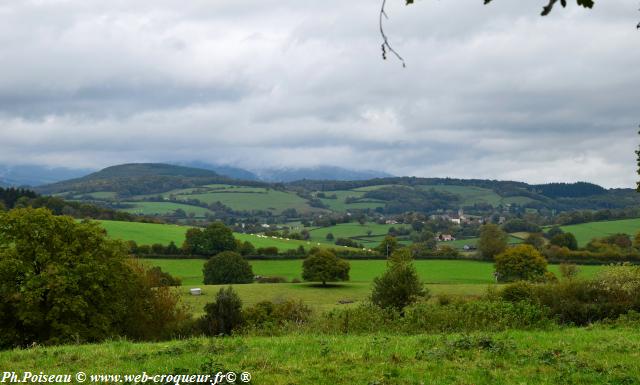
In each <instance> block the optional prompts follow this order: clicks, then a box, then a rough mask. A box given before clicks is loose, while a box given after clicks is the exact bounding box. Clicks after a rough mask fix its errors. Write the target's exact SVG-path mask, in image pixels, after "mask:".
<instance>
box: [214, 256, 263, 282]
mask: <svg viewBox="0 0 640 385" xmlns="http://www.w3.org/2000/svg"><path fill="white" fill-rule="evenodd" d="M202 271H203V273H204V284H205V285H221V284H229V283H251V282H253V270H252V269H251V265H250V264H249V262H247V261H246V260H245V259H244V258H242V256H241V255H240V254H238V253H236V252H233V251H224V252H222V253H220V254H218V255H216V256H215V257H213V258H211V259H209V260H208V261H207V262H206V263H205V264H204V267H203V269H202Z"/></svg>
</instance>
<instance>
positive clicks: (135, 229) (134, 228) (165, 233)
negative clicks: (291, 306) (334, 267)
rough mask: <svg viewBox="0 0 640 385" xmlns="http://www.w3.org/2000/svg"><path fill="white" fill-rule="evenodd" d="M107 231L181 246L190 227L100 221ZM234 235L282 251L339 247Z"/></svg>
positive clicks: (116, 236) (118, 236)
mask: <svg viewBox="0 0 640 385" xmlns="http://www.w3.org/2000/svg"><path fill="white" fill-rule="evenodd" d="M98 222H100V224H101V225H102V227H104V229H105V230H106V231H107V235H108V236H109V237H111V238H113V239H120V240H123V241H135V242H136V243H138V244H139V245H151V244H154V243H160V244H163V245H167V244H169V243H170V242H172V241H173V242H174V243H175V244H176V245H178V246H180V245H182V243H183V242H184V238H185V233H186V232H187V230H188V229H189V227H188V226H180V225H171V224H158V223H139V222H120V221H106V220H101V221H98ZM233 236H234V237H235V238H236V239H239V240H241V241H249V242H251V243H252V244H253V245H254V246H255V247H256V248H259V247H269V246H275V247H277V248H278V250H280V251H285V250H293V249H297V248H298V247H300V246H303V247H304V248H305V249H309V248H311V247H314V246H316V247H320V248H327V247H333V248H336V247H339V246H336V245H334V244H331V243H328V242H327V241H326V240H318V241H314V242H311V241H297V240H293V239H291V240H287V239H279V238H272V237H268V238H264V237H258V236H257V235H254V234H240V233H234V234H233Z"/></svg>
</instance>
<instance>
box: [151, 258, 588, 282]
mask: <svg viewBox="0 0 640 385" xmlns="http://www.w3.org/2000/svg"><path fill="white" fill-rule="evenodd" d="M140 261H141V262H143V263H144V264H146V265H148V266H160V267H161V268H162V269H163V270H165V271H168V272H170V273H171V274H173V275H176V276H178V277H181V278H183V280H184V281H183V283H184V284H186V285H197V284H200V283H202V265H203V264H204V262H205V260H204V259H141V260H140ZM250 263H251V266H252V267H253V272H254V274H256V275H264V276H280V277H284V278H286V279H288V280H291V279H294V278H298V279H300V277H301V276H302V260H275V261H250ZM349 263H350V264H351V271H350V273H349V276H350V282H364V283H367V282H371V281H373V278H375V277H377V276H379V275H381V274H382V273H383V272H384V270H385V268H386V263H387V262H386V261H385V260H351V261H349ZM414 264H415V266H416V270H417V271H418V274H419V275H420V278H421V279H422V280H423V281H424V282H425V283H428V284H482V285H488V284H491V283H494V282H495V280H494V278H493V271H494V269H493V264H492V263H490V262H479V261H464V260H417V261H415V262H414ZM600 269H601V267H600V266H580V271H581V275H582V276H585V277H590V276H593V275H594V274H595V273H596V272H597V271H598V270H600ZM549 270H551V271H552V272H554V273H556V274H558V268H557V266H556V265H551V266H550V267H549Z"/></svg>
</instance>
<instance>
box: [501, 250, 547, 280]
mask: <svg viewBox="0 0 640 385" xmlns="http://www.w3.org/2000/svg"><path fill="white" fill-rule="evenodd" d="M495 268H496V273H497V274H498V280H499V281H500V282H513V281H520V280H536V279H539V278H541V277H543V276H544V274H545V273H546V272H547V260H546V259H545V258H544V257H543V256H542V254H540V252H539V251H538V250H536V249H534V248H533V246H531V245H517V246H514V247H510V248H508V249H507V250H505V251H503V252H502V253H500V254H498V255H496V257H495Z"/></svg>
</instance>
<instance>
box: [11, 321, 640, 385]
mask: <svg viewBox="0 0 640 385" xmlns="http://www.w3.org/2000/svg"><path fill="white" fill-rule="evenodd" d="M0 367H3V368H10V369H11V370H12V371H16V372H24V371H31V372H34V373H38V372H40V371H43V372H45V373H57V374H58V373H60V374H61V373H75V372H78V371H82V372H85V373H86V374H87V375H92V374H103V373H108V374H138V373H141V372H142V371H145V372H147V373H148V374H150V375H154V374H169V373H190V374H209V373H216V372H218V371H222V372H227V371H235V372H249V373H250V374H251V379H252V382H251V383H254V384H262V385H276V384H277V385H281V384H292V385H293V384H318V385H323V384H326V385H336V384H379V385H419V384H438V385H449V384H451V385H461V384H475V385H495V384H522V385H529V384H531V385H557V384H594V385H595V384H637V383H639V382H640V330H638V329H637V328H618V329H607V328H605V327H593V328H558V329H552V330H542V331H539V330H536V331H522V330H509V331H504V332H498V333H482V334H477V333H474V334H470V335H466V334H448V335H447V334H445V335H439V334H434V335H393V334H374V335H322V334H316V335H312V334H300V335H288V336H281V337H244V336H243V337H230V338H190V339H186V340H175V341H167V342H158V343H134V342H130V341H125V340H119V341H110V342H105V343H102V344H95V345H67V346H54V347H43V346H37V347H33V348H29V349H16V350H9V351H4V352H0Z"/></svg>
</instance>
